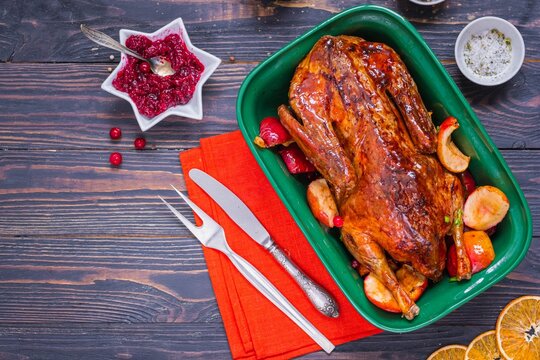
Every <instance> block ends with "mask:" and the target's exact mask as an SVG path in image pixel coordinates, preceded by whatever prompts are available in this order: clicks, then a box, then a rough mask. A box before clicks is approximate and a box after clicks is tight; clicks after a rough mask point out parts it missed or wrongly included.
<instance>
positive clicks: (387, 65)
mask: <svg viewBox="0 0 540 360" xmlns="http://www.w3.org/2000/svg"><path fill="white" fill-rule="evenodd" d="M342 38H344V39H347V40H348V41H350V42H351V43H353V44H355V45H356V46H358V50H357V51H355V53H356V54H358V55H359V56H360V57H361V58H362V60H363V61H364V66H365V67H366V70H367V72H368V73H369V75H370V76H371V78H372V79H373V80H374V81H375V83H376V84H377V86H378V87H380V88H382V89H384V90H385V91H387V92H388V93H389V94H390V96H391V97H392V99H393V100H394V101H395V103H396V104H397V106H398V107H399V110H400V112H401V114H402V115H403V118H404V120H405V123H406V125H407V129H408V130H409V134H410V135H411V137H412V140H413V142H414V144H415V145H416V148H417V149H418V150H420V151H421V152H423V153H425V154H432V153H434V152H435V151H436V147H437V140H436V139H437V132H436V130H435V126H434V125H433V121H431V116H430V114H429V112H428V111H427V109H426V107H425V105H424V102H423V101H422V98H421V97H420V94H419V93H418V89H417V88H416V83H415V82H414V80H413V79H412V77H411V75H410V74H409V72H408V70H407V68H406V67H405V64H404V63H403V61H401V59H400V57H399V56H398V54H397V53H396V52H395V51H394V49H392V48H391V47H389V46H387V45H385V44H382V43H374V42H370V41H365V40H364V39H362V38H359V37H354V36H342Z"/></svg>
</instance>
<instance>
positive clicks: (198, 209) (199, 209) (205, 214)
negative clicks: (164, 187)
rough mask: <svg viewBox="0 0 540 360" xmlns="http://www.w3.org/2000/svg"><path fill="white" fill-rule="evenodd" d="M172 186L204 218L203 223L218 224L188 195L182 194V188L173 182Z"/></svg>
mask: <svg viewBox="0 0 540 360" xmlns="http://www.w3.org/2000/svg"><path fill="white" fill-rule="evenodd" d="M170 185H171V187H172V188H173V189H174V191H176V193H177V194H178V195H180V197H181V198H182V199H183V200H184V201H185V202H186V203H187V204H188V205H189V207H190V208H192V209H193V211H194V212H195V214H197V216H198V217H199V218H200V219H201V220H202V222H203V224H206V225H213V224H214V223H215V224H217V223H216V222H215V221H214V219H212V218H211V217H210V216H209V215H208V214H207V213H205V212H204V211H203V210H202V209H201V208H200V207H198V206H197V204H195V203H194V202H193V201H191V200H190V199H189V198H188V197H187V196H186V195H184V194H182V192H181V191H180V190H178V189H177V188H175V187H174V185H173V184H170Z"/></svg>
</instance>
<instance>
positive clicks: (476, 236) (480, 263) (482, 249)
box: [446, 231, 495, 277]
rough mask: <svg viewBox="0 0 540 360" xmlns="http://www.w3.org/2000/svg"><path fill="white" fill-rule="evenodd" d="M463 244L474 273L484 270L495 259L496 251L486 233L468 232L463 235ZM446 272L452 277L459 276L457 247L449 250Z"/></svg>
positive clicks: (451, 247) (453, 246)
mask: <svg viewBox="0 0 540 360" xmlns="http://www.w3.org/2000/svg"><path fill="white" fill-rule="evenodd" d="M463 243H464V244H465V251H466V252H467V256H468V257H469V260H470V261H471V269H472V273H473V274H476V273H477V272H479V271H481V270H484V269H485V268H487V267H488V266H489V264H491V263H492V262H493V260H494V259H495V250H493V244H492V243H491V239H490V238H489V236H488V234H487V233H486V232H484V231H467V232H465V233H463ZM446 271H448V275H450V276H451V277H454V276H456V274H457V255H456V246H455V245H454V244H452V246H450V248H449V249H448V256H447V258H446Z"/></svg>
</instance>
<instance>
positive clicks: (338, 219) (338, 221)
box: [333, 215, 343, 228]
mask: <svg viewBox="0 0 540 360" xmlns="http://www.w3.org/2000/svg"><path fill="white" fill-rule="evenodd" d="M333 222H334V226H335V227H338V228H340V227H342V226H343V218H342V217H341V216H339V215H338V216H334V220H333Z"/></svg>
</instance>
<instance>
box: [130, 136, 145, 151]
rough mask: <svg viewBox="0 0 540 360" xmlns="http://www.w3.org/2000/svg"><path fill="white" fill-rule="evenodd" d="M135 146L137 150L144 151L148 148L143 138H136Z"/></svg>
mask: <svg viewBox="0 0 540 360" xmlns="http://www.w3.org/2000/svg"><path fill="white" fill-rule="evenodd" d="M133 145H135V149H137V150H142V149H144V147H145V146H146V140H145V138H142V137H139V138H136V139H135V141H134V142H133Z"/></svg>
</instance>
